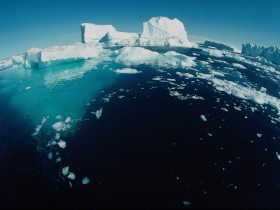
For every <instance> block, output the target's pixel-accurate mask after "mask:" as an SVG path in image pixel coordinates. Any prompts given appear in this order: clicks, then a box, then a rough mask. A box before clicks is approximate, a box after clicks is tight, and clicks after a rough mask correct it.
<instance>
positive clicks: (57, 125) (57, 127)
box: [52, 121, 65, 132]
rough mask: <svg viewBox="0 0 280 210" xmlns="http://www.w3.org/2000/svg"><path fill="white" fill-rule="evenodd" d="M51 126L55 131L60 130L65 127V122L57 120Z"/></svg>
mask: <svg viewBox="0 0 280 210" xmlns="http://www.w3.org/2000/svg"><path fill="white" fill-rule="evenodd" d="M52 128H53V129H54V130H56V131H57V132H59V131H62V130H64V129H65V123H64V122H61V121H60V122H57V123H55V124H53V125H52Z"/></svg>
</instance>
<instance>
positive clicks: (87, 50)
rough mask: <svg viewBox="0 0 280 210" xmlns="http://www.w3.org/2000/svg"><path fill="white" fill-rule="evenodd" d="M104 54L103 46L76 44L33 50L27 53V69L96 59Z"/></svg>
mask: <svg viewBox="0 0 280 210" xmlns="http://www.w3.org/2000/svg"><path fill="white" fill-rule="evenodd" d="M101 52H103V48H102V47H101V45H97V44H92V43H89V44H82V43H78V42H77V43H74V44H69V45H62V46H52V47H48V48H46V49H39V48H32V49H30V50H28V51H26V53H25V62H24V66H25V68H32V67H37V68H38V67H39V68H43V67H48V66H53V65H58V64H62V63H69V62H73V61H77V60H86V59H89V58H96V57H98V56H99V55H100V53H101Z"/></svg>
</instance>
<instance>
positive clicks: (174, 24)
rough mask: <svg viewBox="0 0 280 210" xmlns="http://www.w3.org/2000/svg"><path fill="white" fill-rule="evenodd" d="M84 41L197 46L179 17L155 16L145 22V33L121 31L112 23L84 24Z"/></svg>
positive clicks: (138, 44) (116, 43) (132, 44)
mask: <svg viewBox="0 0 280 210" xmlns="http://www.w3.org/2000/svg"><path fill="white" fill-rule="evenodd" d="M82 42H83V43H88V42H100V43H105V44H111V45H119V46H182V47H196V46H197V45H196V44H195V43H192V42H190V41H189V40H188V35H187V32H186V30H185V27H184V25H183V23H182V22H181V21H179V20H178V19H176V18H175V19H173V20H171V19H169V18H167V17H153V18H151V19H150V20H149V21H147V22H144V23H143V33H142V34H141V35H140V37H139V35H138V34H136V33H127V32H119V31H117V30H116V29H115V28H114V27H113V26H112V25H95V24H89V23H84V24H82Z"/></svg>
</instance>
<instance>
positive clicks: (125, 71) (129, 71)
mask: <svg viewBox="0 0 280 210" xmlns="http://www.w3.org/2000/svg"><path fill="white" fill-rule="evenodd" d="M115 72H116V73H118V74H138V73H141V71H137V70H136V69H131V68H123V69H117V70H116V71H115Z"/></svg>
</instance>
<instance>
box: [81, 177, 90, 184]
mask: <svg viewBox="0 0 280 210" xmlns="http://www.w3.org/2000/svg"><path fill="white" fill-rule="evenodd" d="M89 183H90V179H89V178H87V177H84V178H83V180H82V184H89Z"/></svg>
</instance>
